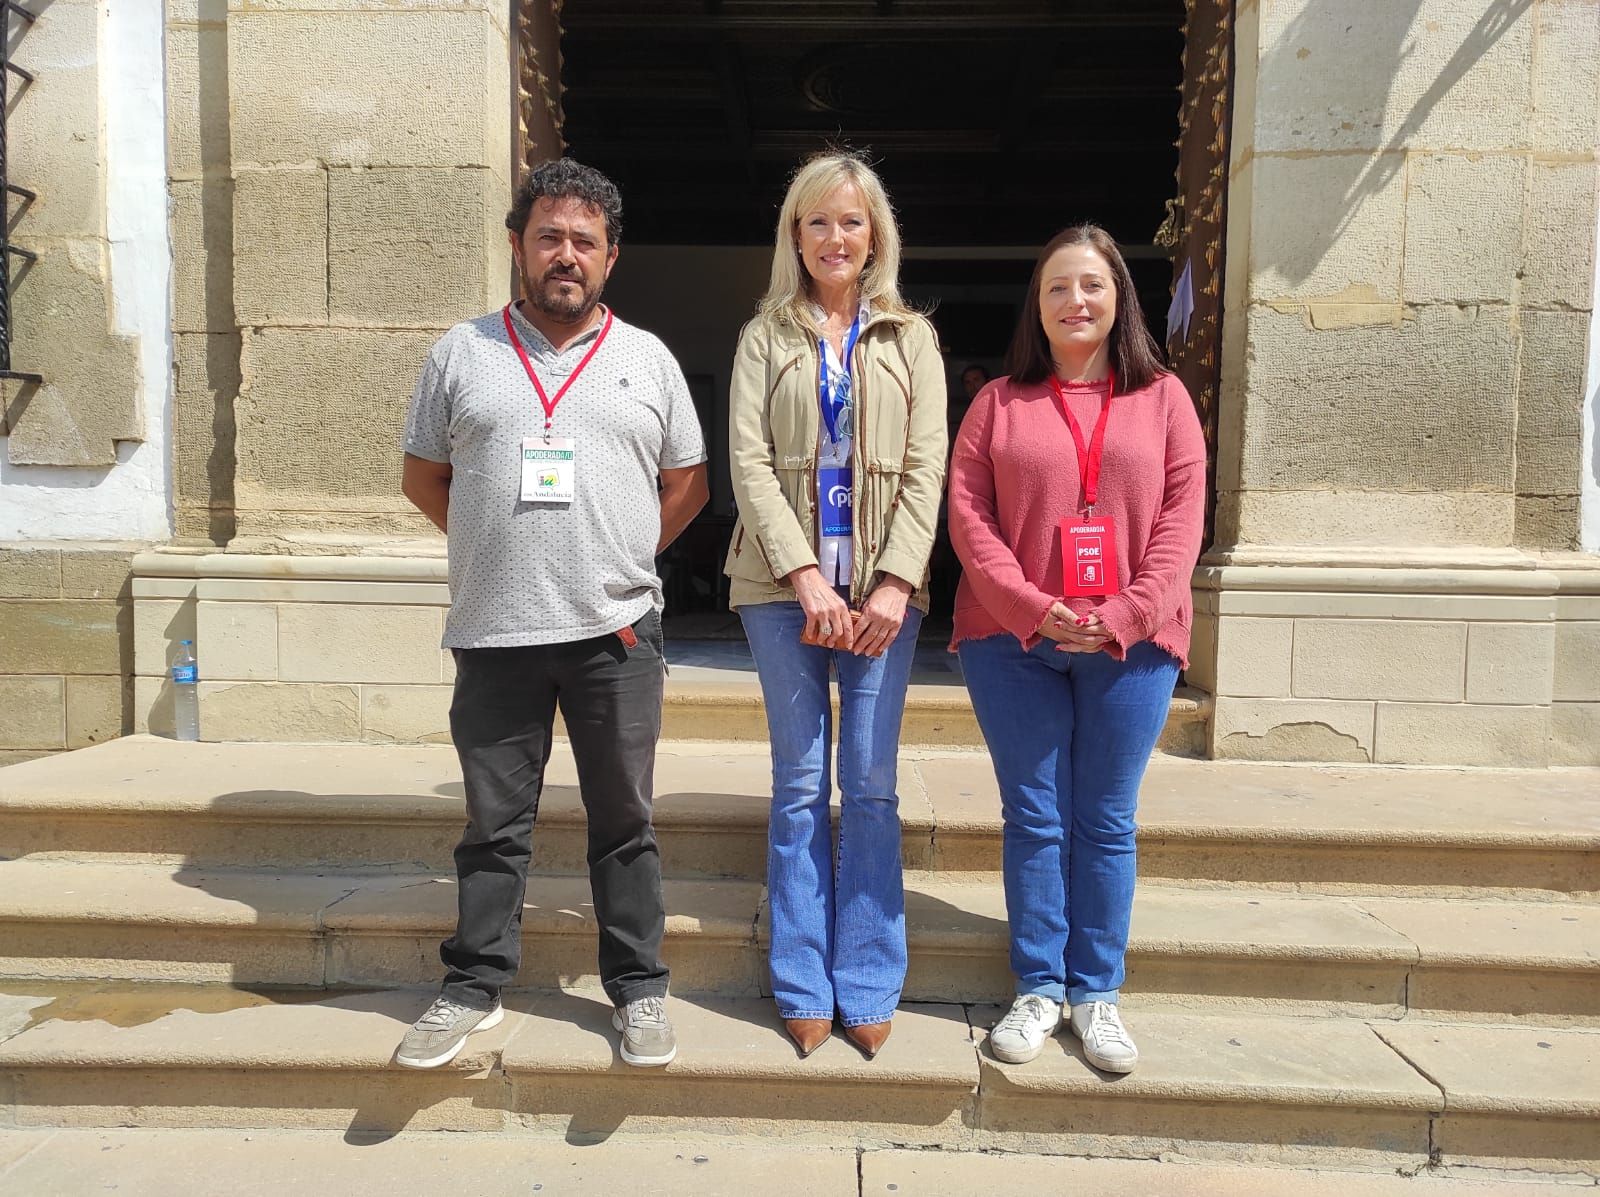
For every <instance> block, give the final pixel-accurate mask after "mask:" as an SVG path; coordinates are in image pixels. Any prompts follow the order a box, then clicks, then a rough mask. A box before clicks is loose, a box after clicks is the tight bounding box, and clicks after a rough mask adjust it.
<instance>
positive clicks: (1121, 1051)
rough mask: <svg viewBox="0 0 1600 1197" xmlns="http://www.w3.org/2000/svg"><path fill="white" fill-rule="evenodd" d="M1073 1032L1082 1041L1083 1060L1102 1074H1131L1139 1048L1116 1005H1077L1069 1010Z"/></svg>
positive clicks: (1136, 1060)
mask: <svg viewBox="0 0 1600 1197" xmlns="http://www.w3.org/2000/svg"><path fill="white" fill-rule="evenodd" d="M1071 1023H1072V1033H1073V1034H1074V1035H1076V1036H1077V1037H1078V1038H1079V1039H1082V1040H1083V1054H1084V1058H1085V1059H1087V1060H1088V1061H1089V1063H1091V1064H1093V1065H1094V1066H1095V1067H1096V1068H1098V1069H1100V1071H1101V1072H1132V1071H1133V1070H1134V1068H1135V1067H1136V1066H1137V1065H1138V1063H1139V1049H1138V1048H1137V1047H1135V1046H1134V1045H1133V1038H1132V1036H1130V1035H1129V1034H1128V1028H1127V1027H1125V1026H1123V1025H1122V1015H1121V1014H1119V1013H1118V1012H1117V1004H1116V1003H1115V1002H1079V1003H1078V1004H1077V1005H1076V1006H1074V1007H1073V1008H1072V1018H1071Z"/></svg>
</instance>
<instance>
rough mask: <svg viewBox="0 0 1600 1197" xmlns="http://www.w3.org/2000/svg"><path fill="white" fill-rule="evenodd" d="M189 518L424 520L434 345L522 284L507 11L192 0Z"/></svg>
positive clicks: (186, 41)
mask: <svg viewBox="0 0 1600 1197" xmlns="http://www.w3.org/2000/svg"><path fill="white" fill-rule="evenodd" d="M170 17H171V21H170V25H169V61H168V80H169V82H168V88H169V103H170V105H171V108H172V113H173V116H172V120H171V122H170V133H171V135H170V144H169V153H170V161H171V164H172V184H171V185H172V199H173V226H172V227H173V239H174V252H175V255H176V259H177V272H178V277H177V279H176V281H175V287H174V294H175V324H174V328H175V332H176V336H177V341H178V347H177V356H178V380H177V390H176V416H175V424H176V427H177V441H178V444H177V449H176V454H175V467H176V475H177V510H178V522H179V532H180V534H181V535H184V536H186V537H193V538H206V539H210V540H213V541H216V542H219V543H222V542H227V541H230V540H232V539H233V538H234V537H235V536H243V537H246V538H250V539H254V540H255V541H257V542H260V541H262V540H268V541H270V540H272V539H273V538H275V537H279V536H283V535H292V534H294V533H298V532H308V533H312V534H315V535H317V536H321V537H325V538H333V539H338V538H341V537H343V538H346V539H348V538H351V537H360V536H363V535H369V534H389V533H396V532H402V533H407V532H409V533H422V532H426V531H427V528H426V525H425V523H424V522H423V521H422V520H421V518H420V517H419V516H417V515H416V513H415V512H414V511H412V509H411V507H410V505H409V504H408V503H407V502H406V501H405V499H404V498H403V497H402V496H401V495H400V492H399V474H400V451H399V447H398V439H399V429H400V424H401V421H402V419H403V416H404V412H405V408H406V404H407V402H408V401H409V399H410V395H411V387H412V384H413V382H414V381H415V377H416V373H417V370H418V368H419V367H420V365H421V362H422V359H423V357H424V355H425V354H426V352H427V349H428V347H429V346H430V345H431V344H432V343H433V341H434V340H435V339H437V337H438V336H439V335H440V334H441V333H442V332H443V330H444V329H446V328H448V327H449V326H450V325H451V324H453V323H455V322H456V321H458V320H461V319H463V318H466V317H470V316H475V315H480V314H482V313H483V312H484V311H487V310H489V309H491V308H493V307H495V306H498V305H499V304H500V303H503V302H504V301H505V298H506V296H507V294H508V283H509V259H510V251H509V247H508V246H507V243H506V239H505V233H504V229H503V227H502V226H501V221H502V219H503V217H504V215H505V210H506V208H507V206H508V205H509V200H510V188H511V183H510V176H511V154H512V150H511V124H512V92H511V75H510V61H511V55H510V48H509V41H508V38H509V27H508V18H509V5H508V4H506V3H505V2H504V0H498V2H496V0H449V2H441V3H438V4H429V5H408V4H405V5H396V4H394V3H391V2H389V0H336V2H330V0H274V2H273V3H270V4H263V3H257V2H255V0H171V9H170Z"/></svg>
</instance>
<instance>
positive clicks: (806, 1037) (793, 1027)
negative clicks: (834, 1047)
mask: <svg viewBox="0 0 1600 1197" xmlns="http://www.w3.org/2000/svg"><path fill="white" fill-rule="evenodd" d="M783 1029H784V1030H785V1031H787V1032H789V1038H790V1039H793V1040H794V1045H795V1046H796V1047H797V1048H799V1049H800V1058H801V1059H805V1057H807V1056H809V1055H810V1054H811V1053H812V1052H814V1051H816V1050H817V1048H819V1047H821V1046H822V1045H823V1044H824V1043H826V1042H827V1041H828V1036H829V1035H831V1034H833V1024H832V1023H831V1022H829V1021H828V1020H827V1019H825V1018H786V1019H784V1020H783Z"/></svg>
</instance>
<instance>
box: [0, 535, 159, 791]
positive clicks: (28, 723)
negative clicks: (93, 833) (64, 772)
mask: <svg viewBox="0 0 1600 1197" xmlns="http://www.w3.org/2000/svg"><path fill="white" fill-rule="evenodd" d="M135 549H136V546H132V545H103V544H96V545H74V544H50V545H11V546H4V545H0V765H8V764H15V763H16V762H18V761H23V760H28V759H29V758H31V757H36V756H44V755H47V754H48V753H51V752H59V751H61V750H62V749H64V748H84V747H87V746H88V745H90V744H98V743H100V742H101V741H102V740H110V739H114V738H116V737H117V736H119V735H122V734H123V732H124V731H126V730H128V728H129V727H130V726H131V714H130V708H129V705H128V701H127V699H128V691H129V688H130V677H131V674H132V659H131V658H132V650H133V635H132V632H133V604H132V599H131V595H130V590H129V585H128V578H129V573H130V562H131V560H132V557H133V553H134V552H135Z"/></svg>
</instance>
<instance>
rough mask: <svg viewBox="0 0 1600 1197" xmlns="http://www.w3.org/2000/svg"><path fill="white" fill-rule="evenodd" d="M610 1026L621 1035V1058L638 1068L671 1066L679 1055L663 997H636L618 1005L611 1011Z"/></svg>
mask: <svg viewBox="0 0 1600 1197" xmlns="http://www.w3.org/2000/svg"><path fill="white" fill-rule="evenodd" d="M611 1025H612V1026H613V1027H615V1028H616V1029H617V1030H619V1031H621V1032H622V1058H623V1059H624V1060H626V1061H627V1062H628V1063H629V1064H632V1065H634V1066H636V1067H638V1068H659V1067H660V1066H661V1065H663V1064H671V1063H672V1059H673V1057H674V1056H676V1055H677V1054H678V1040H677V1038H676V1037H675V1036H674V1035H673V1034H672V1024H671V1023H670V1022H668V1021H667V999H666V998H665V997H642V998H635V999H634V1000H633V1001H631V1002H629V1003H628V1004H627V1005H626V1006H618V1007H617V1008H616V1009H615V1010H613V1011H612V1012H611Z"/></svg>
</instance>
